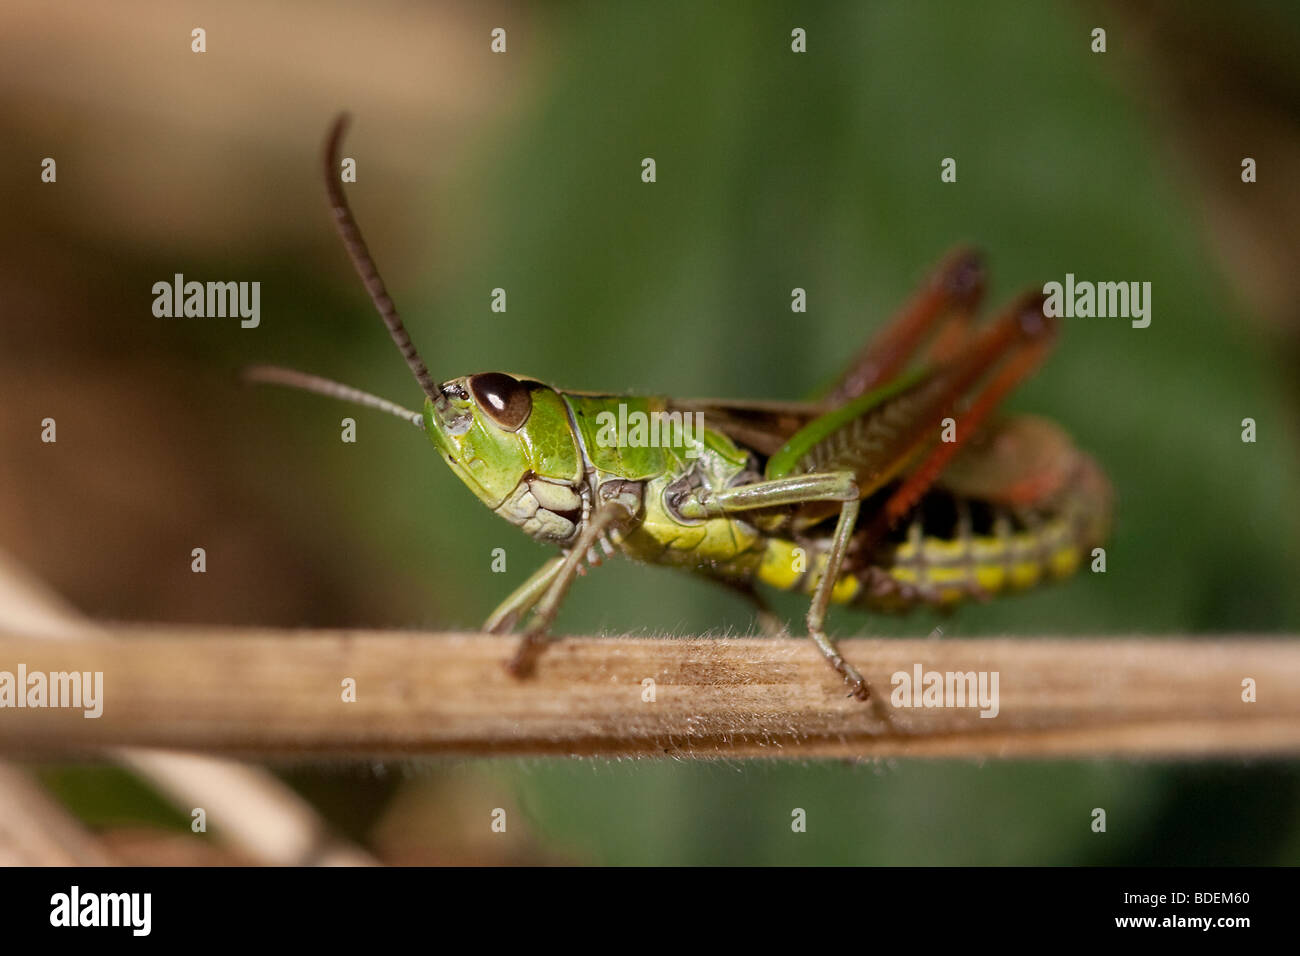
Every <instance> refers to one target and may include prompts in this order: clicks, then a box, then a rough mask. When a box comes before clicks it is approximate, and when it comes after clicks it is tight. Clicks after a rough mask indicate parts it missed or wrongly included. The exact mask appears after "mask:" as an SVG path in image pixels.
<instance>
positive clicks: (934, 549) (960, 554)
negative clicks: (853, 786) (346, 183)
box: [250, 116, 1111, 700]
mask: <svg viewBox="0 0 1300 956" xmlns="http://www.w3.org/2000/svg"><path fill="white" fill-rule="evenodd" d="M346 125H347V117H346V116H340V117H339V119H338V120H337V121H336V122H335V124H334V126H333V127H332V129H331V130H330V133H329V136H328V138H327V140H326V144H325V152H324V161H325V184H326V190H327V193H328V196H329V202H330V206H331V208H332V210H333V213H334V218H335V223H336V225H337V227H338V230H339V234H340V236H341V237H342V240H343V243H344V246H345V247H346V249H347V252H348V255H349V257H350V258H351V260H352V263H353V265H354V266H355V268H356V270H357V272H358V273H359V274H360V276H361V279H362V281H363V282H364V283H365V286H366V289H367V290H368V292H369V293H370V296H371V298H372V300H373V301H374V304H375V306H376V308H377V309H378V311H379V314H380V317H381V318H382V319H383V321H384V324H385V325H386V326H387V328H388V331H389V334H390V335H391V336H392V338H393V341H394V342H395V343H396V345H397V348H398V350H399V351H400V352H401V353H402V357H403V358H404V359H405V360H406V364H407V366H408V367H409V368H410V370H411V372H412V374H413V375H414V376H415V380H416V382H417V383H419V385H420V388H421V389H422V390H423V392H424V395H425V400H424V407H423V411H421V412H415V411H411V410H409V409H406V408H403V407H401V406H399V405H395V404H394V403H392V402H389V401H386V400H384V399H381V398H378V397H375V396H373V395H368V394H366V393H363V392H360V391H358V390H356V389H352V388H349V387H347V386H345V385H340V384H338V383H336V382H331V381H328V380H325V379H321V378H317V377H315V376H310V375H305V374H303V373H300V372H294V371H291V370H288V369H280V368H270V367H259V368H256V369H253V370H250V377H251V378H253V379H255V380H258V381H263V382H273V383H277V384H281V385H289V386H293V387H297V388H303V389H306V390H308V391H313V392H317V393H320V394H324V395H328V396H333V397H336V398H340V399H344V400H349V401H355V402H359V403H361V404H363V405H368V406H370V407H373V408H377V409H380V410H382V411H386V412H389V413H391V414H394V415H397V416H399V417H402V418H405V419H407V420H408V421H410V422H412V423H413V424H414V425H415V426H416V427H418V428H419V429H421V431H423V432H424V433H425V434H426V435H427V436H428V438H429V440H430V441H432V443H433V446H434V448H436V449H437V451H438V453H439V454H440V455H441V456H442V457H443V458H445V459H446V461H447V464H448V465H450V466H451V469H452V471H453V472H455V474H456V475H457V477H459V478H460V479H461V480H462V481H463V482H464V483H465V484H466V485H468V486H469V488H470V490H471V491H473V492H474V494H475V495H477V496H478V498H479V499H480V500H481V501H482V502H483V503H484V504H486V505H487V506H488V507H489V508H491V509H492V510H493V511H495V512H496V513H497V514H499V515H500V516H501V517H503V518H505V519H506V520H507V521H509V522H510V523H511V524H514V525H517V526H518V527H520V528H522V529H523V530H524V531H525V532H527V533H528V534H529V535H531V536H532V537H533V538H535V539H537V540H538V541H542V542H545V543H547V544H552V545H555V546H556V547H557V548H558V549H559V553H558V554H557V555H555V556H554V557H552V558H551V559H549V560H548V561H547V562H546V563H545V564H543V565H542V567H541V568H539V569H538V570H537V571H536V572H535V573H534V574H533V575H532V576H531V577H530V578H528V580H527V581H525V582H524V583H523V584H522V585H521V586H520V587H519V588H518V589H516V590H515V591H514V593H512V594H511V595H510V596H509V597H507V598H506V599H505V601H504V602H503V603H502V604H501V605H500V606H499V607H498V608H497V609H496V611H494V612H493V613H492V615H491V617H489V618H488V620H487V622H486V623H485V625H484V630H486V631H488V632H492V633H503V632H507V631H509V630H511V629H513V628H515V627H516V625H519V624H521V623H522V624H524V627H523V636H522V640H521V642H520V645H519V648H518V651H517V652H516V653H515V655H514V657H513V658H512V659H511V660H510V661H509V662H508V663H507V666H508V667H509V669H510V671H511V672H512V673H514V674H515V675H517V676H525V675H527V674H528V673H529V672H530V671H531V670H532V669H533V667H534V665H535V662H536V659H537V657H538V654H539V653H540V651H541V649H542V648H543V646H544V645H545V642H546V639H547V638H546V635H547V633H548V631H549V628H550V626H551V623H552V622H553V620H554V619H555V616H556V613H557V612H558V610H559V607H560V603H561V601H562V600H563V599H564V596H565V594H566V593H567V592H568V590H569V586H570V585H571V584H572V582H573V580H574V578H575V576H577V575H578V574H580V573H582V572H583V571H584V570H585V567H584V565H596V564H599V563H600V561H601V558H602V555H604V554H612V553H614V552H622V553H623V554H625V555H627V556H628V557H631V558H633V559H635V560H639V561H643V562H649V563H654V564H667V565H674V566H677V567H681V568H685V569H687V570H691V571H696V572H700V573H702V574H704V575H706V576H708V577H709V578H712V579H714V580H716V581H718V582H720V583H722V584H725V585H727V586H729V587H731V588H733V589H734V590H737V591H739V592H740V593H742V594H744V595H745V596H746V597H748V598H749V599H751V600H753V601H754V602H755V603H756V604H757V606H758V610H759V618H760V621H761V622H763V623H764V625H765V627H766V629H769V630H771V629H773V625H774V619H773V618H772V616H771V614H770V612H768V611H767V609H766V606H765V604H764V603H763V601H762V599H761V597H760V596H759V594H758V592H757V590H756V589H755V583H756V582H762V583H764V584H766V585H770V586H772V587H775V588H779V589H785V590H790V589H795V588H798V589H800V590H802V591H803V592H805V593H807V594H809V595H810V596H811V604H810V606H809V609H808V614H807V629H808V636H809V637H811V638H812V640H813V641H814V643H815V644H816V645H817V648H818V649H819V650H820V651H821V653H822V655H823V656H824V657H825V658H826V660H827V661H828V662H829V663H830V666H831V667H832V668H833V669H834V670H835V672H836V673H837V674H839V675H840V677H841V678H842V679H843V680H844V682H845V683H846V685H847V688H848V691H849V693H850V694H851V695H852V696H854V697H857V698H858V699H860V700H867V699H868V695H869V690H868V686H867V682H866V681H865V680H864V679H863V678H862V675H861V674H859V673H858V671H857V669H856V668H854V667H853V665H852V664H850V663H849V662H848V661H846V660H845V659H844V658H843V657H842V656H841V655H840V653H839V652H838V650H837V649H836V647H835V644H834V643H833V642H832V641H831V639H830V638H829V637H828V636H827V634H826V630H825V626H824V625H825V620H826V614H827V611H828V609H829V607H830V605H831V604H832V603H856V604H859V605H864V606H866V607H869V608H872V609H876V610H881V611H890V612H898V611H906V610H908V609H910V608H913V607H916V606H918V605H928V606H934V607H940V608H950V607H952V606H953V605H955V604H957V603H959V602H961V601H963V600H965V599H969V598H979V599H987V598H988V597H990V596H991V595H993V594H996V593H998V592H1002V591H1011V590H1019V589H1023V588H1027V587H1031V586H1033V585H1035V584H1037V583H1039V582H1041V581H1045V580H1049V579H1054V578H1061V577H1065V576H1067V575H1069V574H1071V573H1073V572H1074V571H1075V570H1076V568H1077V567H1078V566H1079V564H1080V563H1081V561H1082V560H1083V557H1084V555H1085V554H1087V553H1088V552H1089V550H1090V549H1091V548H1092V547H1094V546H1095V545H1097V544H1100V543H1101V542H1102V541H1103V540H1104V538H1105V536H1106V533H1107V530H1108V526H1109V521H1110V511H1111V491H1110V486H1109V483H1108V482H1107V480H1106V478H1105V476H1104V474H1103V473H1102V471H1101V470H1100V468H1099V467H1098V466H1097V465H1096V464H1095V463H1094V461H1093V460H1092V459H1091V458H1090V457H1088V456H1087V455H1085V454H1083V453H1082V452H1080V451H1078V450H1077V449H1076V448H1075V447H1074V445H1073V444H1072V443H1071V441H1070V439H1069V438H1068V436H1066V434H1065V433H1064V432H1063V431H1062V430H1061V429H1060V428H1059V427H1057V426H1056V425H1054V424H1052V423H1051V422H1048V421H1046V420H1044V419H1041V418H1037V417H1030V416H1009V417H1001V418H995V417H993V415H992V413H993V412H994V410H995V409H996V407H997V405H998V404H999V403H1000V402H1001V401H1002V399H1003V398H1004V397H1005V396H1006V394H1007V393H1008V392H1009V391H1010V390H1011V389H1012V388H1014V387H1015V386H1016V385H1017V384H1018V383H1019V382H1020V381H1021V380H1023V379H1024V378H1025V377H1026V376H1027V375H1028V374H1029V373H1030V372H1032V371H1033V370H1034V369H1036V368H1037V367H1038V366H1039V365H1040V364H1041V363H1042V361H1043V359H1044V358H1045V356H1046V354H1047V352H1048V350H1049V348H1050V346H1051V343H1052V341H1053V340H1054V338H1055V334H1056V327H1055V325H1054V323H1053V322H1052V320H1051V319H1049V318H1048V317H1046V316H1044V314H1043V309H1042V304H1043V297H1042V296H1041V295H1038V294H1030V295H1025V296H1022V297H1021V298H1019V299H1018V300H1016V301H1015V302H1014V303H1013V304H1012V305H1011V306H1010V307H1009V308H1008V309H1006V310H1005V311H1004V312H1002V313H1001V314H1000V315H999V316H998V317H997V318H995V319H994V320H993V321H991V322H990V323H987V324H986V325H977V323H976V322H975V313H976V311H977V309H978V305H979V302H980V299H981V297H982V294H983V290H984V285H985V273H984V267H983V263H982V260H981V258H980V256H979V255H978V254H977V253H975V252H973V251H971V250H966V249H960V250H957V251H956V252H954V253H952V254H951V255H949V256H948V257H947V258H946V259H945V260H944V261H943V262H942V263H941V265H940V266H939V267H938V269H937V270H936V271H935V273H934V274H933V275H932V277H931V278H930V280H929V281H928V282H927V283H926V284H925V285H924V286H923V288H922V289H921V290H920V291H919V292H918V293H917V294H916V295H915V297H914V298H913V299H912V300H911V301H910V302H909V303H908V304H907V305H906V306H905V307H904V308H903V309H902V310H901V312H900V314H899V316H898V317H897V318H896V319H895V320H894V321H893V322H892V323H891V324H889V325H888V326H887V327H885V328H884V329H883V330H882V331H881V332H880V333H878V334H877V335H876V336H874V337H873V338H872V339H871V340H870V341H869V342H868V343H867V344H866V346H864V347H863V348H862V350H861V351H860V352H859V353H858V354H857V356H856V357H855V358H854V360H853V362H852V364H851V365H850V366H849V368H848V370H847V371H846V372H845V373H844V374H843V376H841V377H840V379H839V380H838V381H837V382H835V384H834V385H833V386H832V387H831V388H830V389H829V390H828V391H827V392H826V393H825V395H824V396H823V397H821V398H820V399H818V400H816V401H810V402H730V401H704V400H700V401H693V400H679V399H672V398H664V397H631V396H620V395H601V394H591V393H584V392H572V391H562V390H560V389H556V388H552V387H550V386H548V385H545V384H543V383H541V382H539V381H536V380H533V379H531V378H527V377H523V376H517V375H507V374H505V373H502V372H483V373H479V374H476V375H468V376H462V377H460V378H454V379H451V380H450V381H447V382H444V383H442V384H439V383H437V382H435V381H434V379H433V378H432V376H431V375H430V374H429V370H428V368H427V367H426V366H425V364H424V361H423V360H422V359H421V358H420V356H419V354H418V352H417V351H416V349H415V346H414V345H413V344H412V343H411V339H410V337H409V336H408V335H407V332H406V329H405V327H404V326H403V324H402V320H401V319H400V317H399V316H398V314H397V310H396V308H395V306H394V305H393V301H392V299H391V298H389V296H388V293H387V291H386V290H385V287H384V283H383V280H382V279H381V278H380V277H379V273H378V270H377V269H376V268H375V264H374V262H373V261H372V259H371V257H370V253H369V251H368V249H367V247H366V244H365V241H364V239H363V238H362V236H361V232H360V230H359V228H358V227H357V224H356V221H355V219H354V218H353V215H352V211H351V208H350V207H349V205H348V201H347V199H346V197H345V196H344V193H343V187H342V185H341V183H340V177H339V173H338V171H339V163H338V154H339V146H340V143H341V141H342V138H343V134H344V131H345V129H346ZM909 366H915V368H914V370H911V371H909V370H908V368H909ZM701 416H702V418H703V420H704V422H705V423H706V427H704V428H702V429H690V428H688V427H687V425H688V423H690V422H697V421H699V420H700V417H701ZM628 421H635V422H637V423H638V425H641V426H644V425H645V424H646V422H647V421H650V422H651V423H653V424H658V425H662V426H663V427H662V428H660V429H658V431H659V432H660V433H664V434H667V436H668V440H667V441H666V442H662V441H661V442H647V441H646V440H645V435H644V434H642V435H641V436H638V435H637V430H636V428H633V429H632V430H631V432H630V433H629V432H628V430H627V429H626V428H625V427H624V423H626V422H628ZM615 422H617V423H618V424H617V426H615V425H614V423H615ZM643 431H644V428H643ZM651 431H652V432H654V429H651ZM692 431H694V432H695V433H694V434H691V432H692ZM526 616H527V617H526Z"/></svg>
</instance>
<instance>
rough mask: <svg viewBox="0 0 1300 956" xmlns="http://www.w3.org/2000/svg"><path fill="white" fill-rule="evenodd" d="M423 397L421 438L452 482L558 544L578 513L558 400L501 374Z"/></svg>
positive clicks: (570, 449) (574, 460) (573, 448)
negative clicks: (450, 473) (435, 451)
mask: <svg viewBox="0 0 1300 956" xmlns="http://www.w3.org/2000/svg"><path fill="white" fill-rule="evenodd" d="M439 392H440V398H441V399H442V400H441V401H438V400H436V399H434V398H429V399H426V401H425V403H424V424H425V431H426V432H427V433H428V436H429V439H430V440H431V441H432V442H433V444H434V447H436V448H437V449H438V453H439V454H441V455H442V457H443V458H445V459H446V461H447V464H448V465H450V466H451V470H452V471H454V472H455V473H456V475H457V477H459V478H460V480H461V481H463V482H465V484H466V485H467V486H469V489H470V490H471V491H473V492H474V494H475V495H477V496H478V498H479V500H480V501H482V502H483V503H484V504H486V505H487V506H488V507H489V508H491V509H492V510H493V511H495V512H496V513H497V514H499V515H501V517H503V518H505V519H506V520H507V521H509V522H511V523H512V524H515V525H518V526H519V527H521V528H523V529H524V530H525V531H526V532H528V533H529V534H531V535H533V536H534V537H536V538H539V539H540V540H545V541H555V542H564V541H567V540H568V539H569V538H570V537H571V536H572V535H573V534H574V533H575V531H576V528H577V524H578V521H579V520H580V516H581V514H582V508H583V498H582V488H583V482H582V479H583V474H584V470H583V468H582V459H581V456H580V454H579V451H578V446H577V443H576V441H575V439H574V437H573V430H572V428H571V427H570V425H569V421H568V413H567V412H566V411H565V406H564V400H563V399H562V398H561V397H560V395H559V393H558V392H556V391H555V390H554V389H552V388H549V387H547V386H545V385H542V384H541V383H540V382H535V381H531V380H529V379H519V378H515V377H513V376H511V375H507V374H505V373H504V372H482V373H480V374H477V375H467V376H464V377H461V378H455V379H452V380H451V381H449V382H446V383H444V384H443V385H442V386H441V387H440V388H439Z"/></svg>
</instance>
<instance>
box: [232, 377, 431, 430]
mask: <svg viewBox="0 0 1300 956" xmlns="http://www.w3.org/2000/svg"><path fill="white" fill-rule="evenodd" d="M244 378H246V379H247V380H248V381H250V382H262V383H264V384H268V385H284V386H287V387H288V388H298V389H302V390H303V391H304V392H315V393H316V394H317V395H327V396H329V397H330V398H337V399H341V400H342V401H345V402H356V403H357V404H358V405H365V406H367V407H368V408H377V409H379V410H380V411H381V412H387V413H388V414H389V415H396V416H397V417H398V418H405V419H406V420H407V421H408V422H410V423H411V424H412V425H414V426H415V427H416V428H418V429H420V430H421V431H423V430H424V415H422V414H421V413H420V412H413V411H411V410H410V409H409V408H403V407H402V406H401V405H398V404H397V403H396V402H390V401H389V400H388V399H386V398H380V397H379V396H378V395H371V394H370V393H369V392H363V391H361V389H359V388H353V387H352V386H351V385H343V384H341V383H339V382H333V381H330V380H329V379H328V378H321V377H320V376H319V375H308V374H307V373H306V372H297V371H294V370H293V369H291V368H280V367H279V366H276V365H253V366H250V367H249V368H246V369H244Z"/></svg>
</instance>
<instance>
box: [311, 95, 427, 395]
mask: <svg viewBox="0 0 1300 956" xmlns="http://www.w3.org/2000/svg"><path fill="white" fill-rule="evenodd" d="M348 119H349V117H348V114H347V113H340V114H339V116H338V118H337V119H336V120H334V125H333V126H332V127H331V128H330V132H329V136H328V137H326V139H325V156H324V161H325V192H326V193H327V194H328V195H329V202H330V209H331V210H332V211H333V213H334V225H335V227H336V228H337V229H338V232H339V238H341V239H342V240H343V247H344V248H345V249H347V252H348V258H349V259H351V260H352V265H353V266H354V267H355V268H356V270H357V275H359V276H361V281H362V282H363V283H365V286H366V291H367V292H369V293H370V299H371V301H372V302H374V303H375V308H376V309H377V310H378V311H379V317H380V318H381V319H383V320H384V325H386V326H387V327H388V334H389V335H391V336H392V337H393V342H394V343H395V344H396V345H397V349H398V351H399V352H401V353H402V358H404V359H406V364H407V366H408V367H409V368H410V369H411V374H413V375H414V376H415V380H416V381H417V382H419V383H420V388H422V389H424V394H425V395H428V396H429V398H430V399H432V401H433V404H434V407H435V408H437V410H438V411H439V412H442V411H445V410H446V409H447V408H448V404H449V403H448V402H447V397H446V396H445V395H443V394H442V389H440V388H439V387H438V385H437V383H436V382H434V380H433V377H432V376H431V375H430V374H429V368H428V366H426V365H425V364H424V360H423V359H422V358H420V353H419V352H417V351H416V349H415V345H414V344H413V343H412V342H411V337H410V335H408V334H407V332H406V326H405V325H403V324H402V319H401V316H399V315H398V314H397V306H395V305H394V304H393V300H392V298H391V297H390V296H389V294H388V289H387V288H385V286H384V280H383V279H382V278H380V276H379V269H378V268H376V266H375V261H374V260H373V259H372V258H370V249H369V248H368V247H367V246H366V240H365V239H363V238H362V236H361V229H360V227H358V226H357V221H356V219H355V218H353V215H352V208H351V207H350V206H349V205H348V199H347V196H346V195H344V192H343V184H342V182H341V181H340V179H339V146H340V145H342V143H343V134H344V133H346V132H347V128H348Z"/></svg>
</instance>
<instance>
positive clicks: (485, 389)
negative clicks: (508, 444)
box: [469, 372, 533, 432]
mask: <svg viewBox="0 0 1300 956" xmlns="http://www.w3.org/2000/svg"><path fill="white" fill-rule="evenodd" d="M469 391H470V394H471V395H472V396H473V398H474V402H475V404H477V405H478V407H479V408H481V409H483V411H484V412H486V413H487V415H488V417H489V418H491V419H492V421H494V422H495V423H496V424H498V425H500V426H501V427H502V428H504V429H505V430H506V431H508V432H513V431H518V430H519V429H520V428H521V427H522V426H523V424H524V422H526V421H528V413H529V412H531V411H532V410H533V399H532V396H531V395H529V394H528V386H527V385H525V384H524V383H523V382H521V381H519V380H518V379H516V378H511V377H510V376H509V375H506V374H505V373H503V372H483V373H482V374H481V375H471V376H470V379H469Z"/></svg>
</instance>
